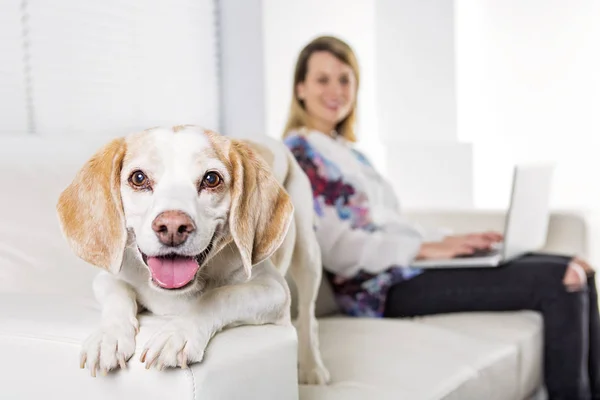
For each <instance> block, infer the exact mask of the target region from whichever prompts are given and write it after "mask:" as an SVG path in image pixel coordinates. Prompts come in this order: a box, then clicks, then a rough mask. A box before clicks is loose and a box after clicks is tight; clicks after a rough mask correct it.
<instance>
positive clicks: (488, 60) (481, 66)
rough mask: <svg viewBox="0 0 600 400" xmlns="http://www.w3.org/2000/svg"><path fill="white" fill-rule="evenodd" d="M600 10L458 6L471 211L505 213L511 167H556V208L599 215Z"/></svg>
mask: <svg viewBox="0 0 600 400" xmlns="http://www.w3.org/2000/svg"><path fill="white" fill-rule="evenodd" d="M599 21H600V2H599V1H597V0H571V1H569V2H566V1H563V0H535V1H534V0H530V1H526V2H524V1H519V0H479V1H468V0H456V43H457V44H456V47H457V56H456V62H457V82H458V137H459V138H460V139H461V140H467V141H472V142H473V145H474V188H475V204H476V206H478V207H504V206H506V204H507V203H508V192H509V183H510V167H511V166H512V164H513V163H515V162H520V161H529V160H537V159H554V160H557V161H558V162H559V166H558V169H557V174H556V179H555V183H554V188H555V190H554V195H553V198H552V204H553V206H554V207H560V208H598V207H600V185H599V184H598V183H597V173H596V171H598V170H600V157H598V151H599V150H600V72H599V71H600V51H599V48H600V47H599V46H600V23H599Z"/></svg>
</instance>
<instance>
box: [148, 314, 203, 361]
mask: <svg viewBox="0 0 600 400" xmlns="http://www.w3.org/2000/svg"><path fill="white" fill-rule="evenodd" d="M210 336H211V335H210V334H209V332H208V331H207V329H206V328H205V327H203V326H202V324H199V323H197V322H195V321H192V320H186V319H180V320H175V321H172V322H169V323H167V324H166V325H165V326H164V327H163V328H161V329H160V330H159V331H158V332H156V333H155V334H154V335H153V336H152V337H151V338H150V340H149V341H148V343H146V346H144V351H143V352H142V356H141V357H140V361H141V362H145V363H146V369H150V367H152V366H153V365H154V366H155V367H156V368H157V369H159V370H162V369H163V368H164V367H177V366H180V367H181V368H187V366H188V364H193V363H196V362H201V361H202V359H203V358H204V350H205V349H206V346H207V345H208V341H209V340H210Z"/></svg>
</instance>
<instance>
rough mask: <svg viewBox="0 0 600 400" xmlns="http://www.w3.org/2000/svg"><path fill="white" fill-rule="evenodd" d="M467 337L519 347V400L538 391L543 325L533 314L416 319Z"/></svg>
mask: <svg viewBox="0 0 600 400" xmlns="http://www.w3.org/2000/svg"><path fill="white" fill-rule="evenodd" d="M413 321H415V322H419V323H423V324H428V325H430V326H437V327H440V328H445V329H448V330H452V331H453V332H458V333H461V334H464V335H467V336H472V337H477V338H479V339H482V340H489V341H493V342H498V343H505V344H509V345H513V346H516V347H517V349H518V354H519V360H518V368H519V369H518V375H517V376H518V377H519V385H518V386H519V388H520V391H519V393H518V395H519V396H518V398H525V397H527V396H528V395H531V394H532V393H533V392H535V391H536V389H538V388H539V386H540V385H541V382H542V379H543V370H542V357H543V346H544V341H543V331H542V329H543V321H542V317H541V315H540V314H538V313H536V312H533V311H520V312H498V313H456V314H446V315H436V316H429V317H419V318H413Z"/></svg>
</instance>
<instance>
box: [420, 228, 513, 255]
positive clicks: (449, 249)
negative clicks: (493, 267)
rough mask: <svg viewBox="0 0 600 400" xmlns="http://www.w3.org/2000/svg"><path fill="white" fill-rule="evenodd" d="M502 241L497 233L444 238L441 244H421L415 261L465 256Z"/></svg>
mask: <svg viewBox="0 0 600 400" xmlns="http://www.w3.org/2000/svg"><path fill="white" fill-rule="evenodd" d="M502 239H503V238H502V235H501V234H499V233H497V232H484V233H471V234H467V235H455V236H446V237H445V238H444V240H443V241H441V242H426V243H423V244H422V245H421V249H420V250H419V253H418V254H417V257H416V258H417V260H441V259H448V258H453V257H457V256H466V255H470V254H473V253H474V252H475V251H476V250H488V249H490V248H491V247H492V245H493V244H494V243H497V242H499V241H501V240H502Z"/></svg>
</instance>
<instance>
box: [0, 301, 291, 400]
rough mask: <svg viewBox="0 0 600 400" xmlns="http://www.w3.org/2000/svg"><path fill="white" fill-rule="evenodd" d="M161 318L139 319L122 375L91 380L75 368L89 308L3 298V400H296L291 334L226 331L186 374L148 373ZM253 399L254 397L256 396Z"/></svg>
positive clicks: (88, 326) (89, 322)
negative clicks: (144, 355)
mask: <svg viewBox="0 0 600 400" xmlns="http://www.w3.org/2000/svg"><path fill="white" fill-rule="evenodd" d="M164 322H165V318H159V317H155V316H150V315H142V317H141V319H140V325H141V327H140V333H139V334H138V337H137V343H136V353H135V354H134V356H133V357H132V359H131V360H130V361H129V363H128V365H127V370H125V371H118V372H117V373H111V374H109V375H108V376H107V377H102V376H99V377H97V378H95V379H94V378H92V377H90V373H89V371H88V370H81V369H79V352H80V349H81V343H82V341H83V340H84V339H85V338H86V337H87V336H88V335H89V334H91V333H92V332H93V330H94V329H96V327H97V326H98V325H99V323H100V312H99V310H98V309H97V306H96V304H95V303H94V302H93V301H88V300H82V299H80V298H74V297H65V296H58V295H32V294H27V295H24V294H5V293H0V354H2V363H0V376H3V377H5V378H6V377H8V378H9V379H3V380H2V386H1V388H0V393H1V395H0V397H1V398H2V399H44V398H56V399H70V398H75V397H74V396H75V394H77V396H79V398H82V399H90V400H94V399H97V400H104V399H194V398H195V399H245V398H248V395H249V394H252V395H251V397H252V398H258V399H292V400H293V399H296V398H297V396H298V385H297V367H296V352H297V339H296V331H295V329H294V328H293V327H291V326H288V327H283V326H274V325H265V326H244V327H238V328H232V329H226V330H224V331H222V332H221V333H218V334H217V335H216V336H215V337H214V338H213V340H211V342H210V344H209V346H208V349H207V352H206V355H205V359H204V361H203V362H202V363H200V364H193V365H192V366H191V367H190V368H188V369H184V370H182V369H167V370H164V371H157V370H156V369H151V370H146V369H145V368H144V364H142V363H141V362H140V361H139V357H140V354H141V349H142V348H143V346H144V344H145V343H146V341H147V340H148V339H149V338H150V336H151V335H152V333H153V332H155V331H156V330H157V329H158V328H159V327H160V326H162V324H163V323H164ZM254 396H255V397H254Z"/></svg>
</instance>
